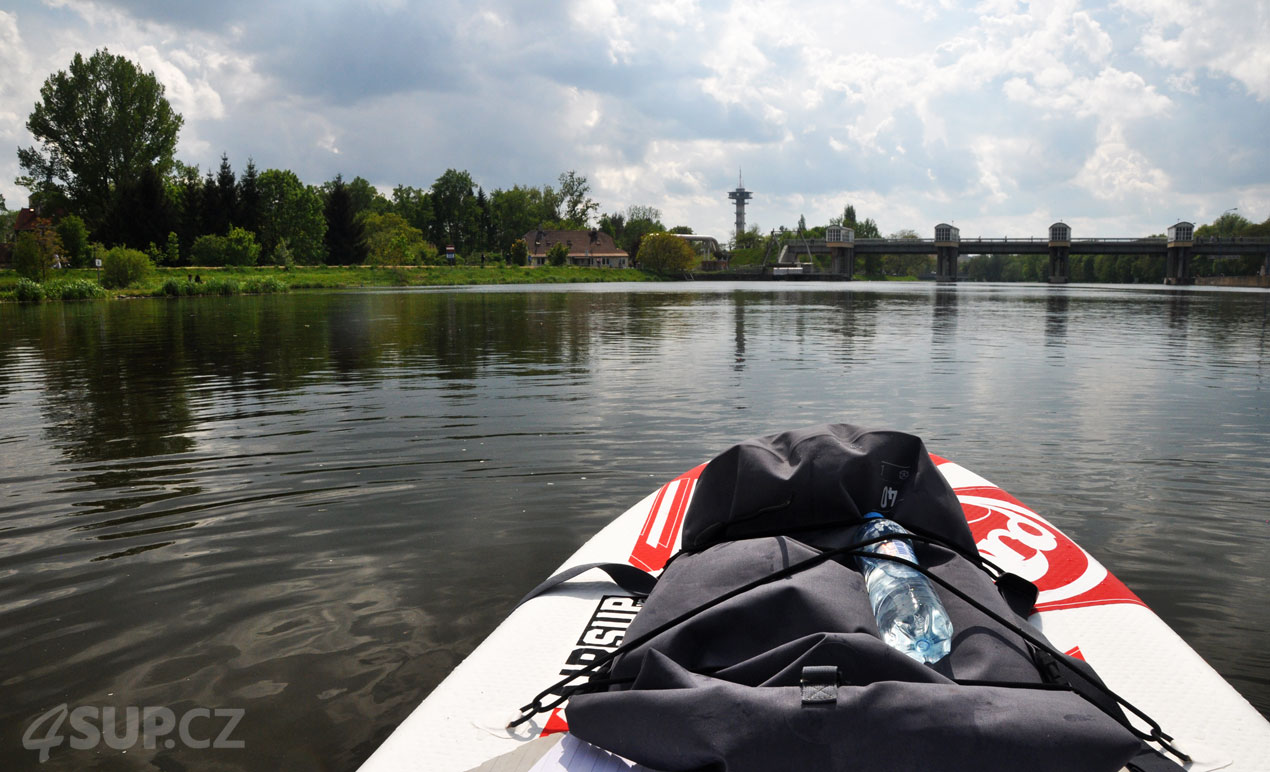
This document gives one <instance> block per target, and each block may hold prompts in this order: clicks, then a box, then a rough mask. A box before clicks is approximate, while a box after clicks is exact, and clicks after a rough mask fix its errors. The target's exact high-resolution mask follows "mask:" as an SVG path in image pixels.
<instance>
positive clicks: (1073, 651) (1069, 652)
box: [1063, 646, 1086, 662]
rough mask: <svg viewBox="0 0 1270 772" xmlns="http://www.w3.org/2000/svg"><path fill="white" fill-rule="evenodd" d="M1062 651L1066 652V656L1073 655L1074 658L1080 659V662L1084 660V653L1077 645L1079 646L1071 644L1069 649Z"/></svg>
mask: <svg viewBox="0 0 1270 772" xmlns="http://www.w3.org/2000/svg"><path fill="white" fill-rule="evenodd" d="M1063 653H1064V654H1066V655H1067V656H1069V657H1075V658H1076V659H1078V660H1080V661H1081V662H1085V661H1086V660H1085V655H1084V653H1083V652H1082V651H1081V650H1080V647H1079V646H1073V647H1071V648H1070V649H1068V650H1067V651H1065V652H1063Z"/></svg>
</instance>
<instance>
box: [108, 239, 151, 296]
mask: <svg viewBox="0 0 1270 772" xmlns="http://www.w3.org/2000/svg"><path fill="white" fill-rule="evenodd" d="M153 270H154V264H153V263H151V262H150V258H149V257H147V256H146V253H144V252H138V251H137V250H135V249H128V248H126V247H115V248H114V249H111V250H110V251H109V252H107V253H106V256H105V257H104V258H102V261H101V285H102V286H103V287H106V288H107V289H123V288H124V287H131V286H132V285H134V284H136V283H138V282H140V281H142V280H143V279H145V277H146V276H148V275H149V274H150V272H151V271H153Z"/></svg>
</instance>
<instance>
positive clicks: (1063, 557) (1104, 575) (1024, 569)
mask: <svg viewBox="0 0 1270 772" xmlns="http://www.w3.org/2000/svg"><path fill="white" fill-rule="evenodd" d="M956 492H957V498H958V499H959V500H960V501H961V507H962V509H963V510H964V511H965V514H966V522H967V523H969V525H970V531H971V533H972V534H974V538H975V542H976V546H977V547H978V548H979V552H980V553H981V554H982V555H983V556H984V557H986V558H988V559H989V560H991V561H992V562H993V563H996V564H997V565H998V566H1000V567H1001V568H1003V569H1005V570H1006V571H1010V572H1012V573H1015V574H1018V575H1019V576H1021V577H1023V578H1024V579H1027V580H1028V581H1030V582H1032V583H1033V584H1035V585H1036V587H1037V589H1038V590H1040V594H1039V595H1038V596H1037V599H1036V608H1037V610H1038V611H1045V610H1048V609H1056V608H1075V607H1079V606H1097V605H1103V604H1107V603H1138V604H1141V603H1142V601H1141V600H1139V599H1138V598H1137V596H1135V595H1134V594H1133V593H1132V592H1130V591H1129V589H1128V588H1127V587H1125V586H1124V584H1123V583H1121V582H1120V580H1118V579H1116V578H1115V577H1114V576H1112V575H1111V574H1110V573H1109V572H1108V571H1107V569H1106V568H1105V567H1104V566H1103V565H1102V564H1101V563H1099V562H1098V561H1097V560H1095V559H1094V558H1093V557H1092V556H1091V555H1090V554H1089V553H1088V552H1085V550H1083V549H1081V547H1080V545H1078V544H1076V542H1074V541H1072V540H1071V539H1069V538H1067V536H1066V535H1064V534H1063V532H1062V531H1060V530H1059V529H1058V528H1055V527H1054V526H1053V525H1051V524H1050V523H1049V522H1048V521H1046V520H1045V518H1043V517H1041V516H1040V515H1038V514H1036V513H1035V512H1033V511H1032V510H1030V509H1028V508H1027V507H1026V506H1024V505H1023V504H1022V503H1020V502H1019V501H1018V500H1017V499H1015V498H1014V497H1013V496H1011V495H1010V494H1008V493H1006V492H1005V491H1003V490H1001V489H1000V488H992V487H974V488H958V489H957V491H956Z"/></svg>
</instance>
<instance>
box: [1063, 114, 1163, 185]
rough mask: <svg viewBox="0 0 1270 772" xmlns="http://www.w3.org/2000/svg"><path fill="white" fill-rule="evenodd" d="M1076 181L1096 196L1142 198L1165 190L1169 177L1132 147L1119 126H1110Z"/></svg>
mask: <svg viewBox="0 0 1270 772" xmlns="http://www.w3.org/2000/svg"><path fill="white" fill-rule="evenodd" d="M1076 183H1077V184H1078V185H1080V186H1081V187H1083V188H1085V189H1086V190H1088V191H1089V192H1090V193H1091V194H1093V195H1094V196H1095V197H1097V198H1099V199H1103V200H1109V201H1123V200H1126V199H1132V200H1137V201H1141V200H1143V199H1145V198H1147V197H1152V196H1159V195H1160V194H1162V193H1165V192H1166V191H1167V190H1168V185H1169V178H1168V175H1167V174H1165V173H1164V170H1162V169H1159V168H1156V167H1154V166H1152V164H1151V162H1150V160H1149V159H1148V158H1147V157H1146V156H1144V155H1143V154H1142V153H1140V152H1139V151H1137V150H1135V149H1134V148H1133V147H1131V146H1130V145H1129V143H1128V142H1126V141H1125V138H1124V136H1123V133H1122V132H1121V130H1120V129H1118V128H1113V129H1110V130H1108V131H1107V132H1106V134H1105V135H1104V136H1102V137H1100V138H1099V141H1098V147H1097V148H1096V149H1095V150H1094V152H1093V153H1092V154H1091V155H1090V156H1089V159H1088V160H1087V161H1086V162H1085V166H1084V168H1082V169H1081V170H1080V173H1079V174H1077V175H1076Z"/></svg>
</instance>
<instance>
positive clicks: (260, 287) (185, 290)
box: [0, 263, 658, 302]
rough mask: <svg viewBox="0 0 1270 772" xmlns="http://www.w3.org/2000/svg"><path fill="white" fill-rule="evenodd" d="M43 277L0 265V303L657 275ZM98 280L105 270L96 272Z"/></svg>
mask: <svg viewBox="0 0 1270 772" xmlns="http://www.w3.org/2000/svg"><path fill="white" fill-rule="evenodd" d="M54 273H55V276H54V277H52V278H49V279H47V280H46V281H43V282H36V281H32V280H30V279H28V278H25V277H22V276H20V275H19V274H18V273H17V272H15V271H0V301H19V302H40V301H45V300H50V301H55V300H92V299H102V298H138V297H165V296H166V297H187V296H193V295H238V294H268V293H278V292H289V291H290V290H293V289H297V290H304V289H345V288H354V287H438V286H458V285H472V284H565V283H581V282H626V281H650V280H656V279H657V278H658V277H656V276H655V275H653V274H650V273H648V272H646V271H639V270H635V269H613V270H599V269H595V268H579V267H576V266H559V267H557V266H543V267H539V268H529V267H523V266H516V265H504V264H501V263H498V264H490V265H487V266H485V267H480V266H458V267H455V268H449V267H444V266H392V267H386V266H324V265H319V266H297V267H294V268H288V267H285V266H241V267H232V268H202V267H199V268H195V267H188V268H171V267H163V266H160V267H150V268H149V270H147V271H146V272H145V273H144V274H143V275H141V276H139V277H137V278H136V279H135V280H133V281H132V282H129V283H128V284H126V285H124V286H119V287H111V288H107V287H106V286H103V284H102V283H99V282H98V279H97V271H95V270H93V269H91V268H70V269H63V270H59V271H55V272H54ZM103 281H104V276H103Z"/></svg>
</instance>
